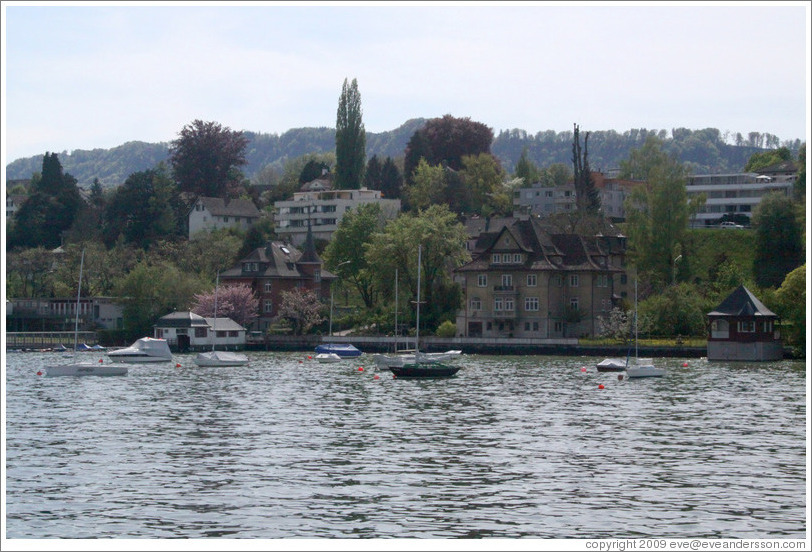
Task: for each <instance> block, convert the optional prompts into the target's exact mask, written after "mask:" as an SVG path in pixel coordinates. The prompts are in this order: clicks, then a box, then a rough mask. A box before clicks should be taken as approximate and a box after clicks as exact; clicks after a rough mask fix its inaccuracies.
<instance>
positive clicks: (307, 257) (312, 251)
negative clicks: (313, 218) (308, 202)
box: [296, 220, 321, 264]
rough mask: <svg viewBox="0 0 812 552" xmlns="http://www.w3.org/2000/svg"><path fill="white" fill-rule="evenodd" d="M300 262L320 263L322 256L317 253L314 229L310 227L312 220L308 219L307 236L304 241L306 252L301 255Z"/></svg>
mask: <svg viewBox="0 0 812 552" xmlns="http://www.w3.org/2000/svg"><path fill="white" fill-rule="evenodd" d="M296 262H298V263H308V264H319V263H321V258H320V257H319V254H318V253H316V242H315V241H314V240H313V229H312V228H311V227H310V221H309V220H308V221H307V237H306V238H305V242H304V252H303V253H302V256H301V257H299V260H298V261H296Z"/></svg>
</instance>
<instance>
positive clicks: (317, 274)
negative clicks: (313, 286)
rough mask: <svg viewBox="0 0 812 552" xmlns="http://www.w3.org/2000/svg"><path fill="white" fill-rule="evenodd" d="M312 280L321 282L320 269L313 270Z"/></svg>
mask: <svg viewBox="0 0 812 552" xmlns="http://www.w3.org/2000/svg"><path fill="white" fill-rule="evenodd" d="M313 281H314V282H316V283H319V282H321V270H319V269H318V268H317V269H316V270H314V271H313Z"/></svg>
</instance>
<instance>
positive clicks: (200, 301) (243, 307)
mask: <svg viewBox="0 0 812 552" xmlns="http://www.w3.org/2000/svg"><path fill="white" fill-rule="evenodd" d="M214 299H215V291H214V290H211V291H210V292H208V293H199V294H196V295H195V302H194V304H193V305H192V312H193V313H195V314H199V315H200V316H205V317H212V316H214ZM217 317H218V318H231V319H232V320H233V321H234V322H236V323H237V324H240V325H241V326H243V327H246V328H248V327H249V326H250V325H251V323H252V322H253V321H254V320H256V319H257V318H258V317H259V300H258V299H257V297H256V295H254V291H253V290H252V289H251V286H249V285H248V284H235V285H226V286H220V289H219V290H218V292H217Z"/></svg>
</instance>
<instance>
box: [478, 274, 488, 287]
mask: <svg viewBox="0 0 812 552" xmlns="http://www.w3.org/2000/svg"><path fill="white" fill-rule="evenodd" d="M476 285H477V286H479V287H488V275H487V274H480V275H479V276H477V279H476Z"/></svg>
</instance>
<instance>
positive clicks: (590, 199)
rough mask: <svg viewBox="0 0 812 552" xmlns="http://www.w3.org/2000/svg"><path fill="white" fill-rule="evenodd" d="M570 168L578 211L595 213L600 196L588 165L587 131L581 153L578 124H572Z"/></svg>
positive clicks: (597, 210) (599, 207) (598, 208)
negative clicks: (573, 179) (571, 169)
mask: <svg viewBox="0 0 812 552" xmlns="http://www.w3.org/2000/svg"><path fill="white" fill-rule="evenodd" d="M573 127H574V132H573V139H572V168H573V174H574V175H575V176H574V178H575V205H576V207H577V208H578V210H579V211H581V212H584V213H591V214H597V213H598V212H599V211H600V210H601V196H600V195H599V194H598V190H596V189H595V182H594V181H593V180H592V170H591V169H590V167H589V133H588V132H587V133H586V136H585V137H584V148H583V154H582V153H581V139H580V132H579V128H578V125H573Z"/></svg>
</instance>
